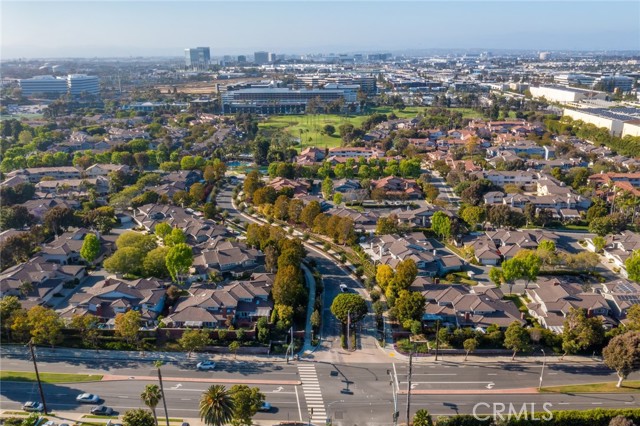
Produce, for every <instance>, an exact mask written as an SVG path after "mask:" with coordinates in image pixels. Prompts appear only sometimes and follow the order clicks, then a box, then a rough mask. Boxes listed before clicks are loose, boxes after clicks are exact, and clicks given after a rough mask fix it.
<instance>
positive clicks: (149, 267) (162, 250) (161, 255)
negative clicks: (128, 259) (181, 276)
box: [142, 247, 169, 278]
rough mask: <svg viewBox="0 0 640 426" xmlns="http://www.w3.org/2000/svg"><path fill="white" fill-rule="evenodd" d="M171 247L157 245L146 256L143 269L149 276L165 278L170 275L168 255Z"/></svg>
mask: <svg viewBox="0 0 640 426" xmlns="http://www.w3.org/2000/svg"><path fill="white" fill-rule="evenodd" d="M168 252H169V247H156V248H154V249H153V250H151V251H150V252H149V253H147V255H146V256H145V257H144V260H143V261H142V270H143V271H144V275H145V276H147V277H156V278H165V277H167V276H169V270H168V269H167V263H166V257H167V253H168Z"/></svg>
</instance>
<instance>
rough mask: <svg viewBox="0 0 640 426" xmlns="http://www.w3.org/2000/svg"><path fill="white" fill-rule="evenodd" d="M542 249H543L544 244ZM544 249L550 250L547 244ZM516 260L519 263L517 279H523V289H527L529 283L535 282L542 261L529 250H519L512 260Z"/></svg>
mask: <svg viewBox="0 0 640 426" xmlns="http://www.w3.org/2000/svg"><path fill="white" fill-rule="evenodd" d="M542 243H544V241H542ZM543 247H545V245H544V244H543ZM546 247H548V248H551V247H550V246H549V244H547V245H546ZM553 247H555V244H553ZM516 259H517V261H518V262H519V263H520V266H519V272H520V275H519V276H518V277H517V278H523V279H524V280H525V288H527V287H528V285H529V282H531V281H535V280H536V278H538V274H539V273H540V265H541V264H542V260H541V259H540V257H539V256H538V255H537V254H536V252H534V251H531V250H520V251H519V252H518V253H516V255H515V257H514V259H513V260H516Z"/></svg>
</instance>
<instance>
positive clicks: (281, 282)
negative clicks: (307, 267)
mask: <svg viewBox="0 0 640 426" xmlns="http://www.w3.org/2000/svg"><path fill="white" fill-rule="evenodd" d="M271 295H272V297H273V301H274V302H275V304H277V305H285V306H291V307H294V308H295V307H297V306H299V305H300V304H301V303H302V301H303V300H304V296H305V289H304V287H303V286H302V272H301V271H300V269H299V268H298V267H297V266H294V265H287V266H285V267H283V268H279V269H278V272H277V273H276V277H275V279H274V282H273V288H272V290H271Z"/></svg>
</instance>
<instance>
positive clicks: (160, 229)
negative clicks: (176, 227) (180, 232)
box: [153, 222, 173, 241]
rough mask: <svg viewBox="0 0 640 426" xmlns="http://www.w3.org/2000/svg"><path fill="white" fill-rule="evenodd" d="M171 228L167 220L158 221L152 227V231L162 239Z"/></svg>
mask: <svg viewBox="0 0 640 426" xmlns="http://www.w3.org/2000/svg"><path fill="white" fill-rule="evenodd" d="M172 230H173V228H172V227H171V225H169V224H168V223H167V222H160V223H158V224H156V226H155V227H154V228H153V232H154V233H155V234H156V235H157V236H158V237H159V238H160V239H161V240H163V241H164V239H165V237H166V236H167V235H169V234H170V233H171V231H172Z"/></svg>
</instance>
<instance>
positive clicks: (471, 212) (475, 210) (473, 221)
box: [460, 206, 484, 230]
mask: <svg viewBox="0 0 640 426" xmlns="http://www.w3.org/2000/svg"><path fill="white" fill-rule="evenodd" d="M460 217H461V218H462V220H464V221H465V222H466V223H467V224H468V225H469V226H470V227H471V229H472V230H474V229H476V226H478V224H479V223H480V222H482V220H483V219H484V209H483V208H482V207H480V206H467V207H465V208H464V210H462V211H461V213H460Z"/></svg>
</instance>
